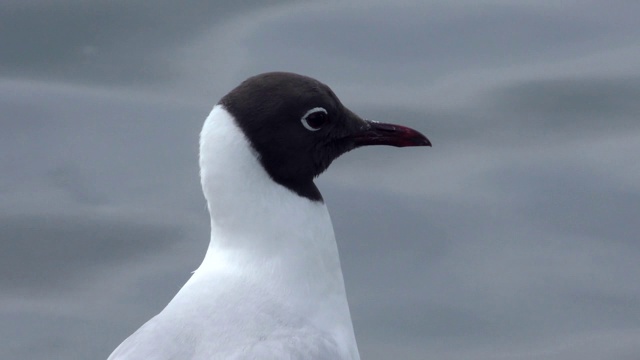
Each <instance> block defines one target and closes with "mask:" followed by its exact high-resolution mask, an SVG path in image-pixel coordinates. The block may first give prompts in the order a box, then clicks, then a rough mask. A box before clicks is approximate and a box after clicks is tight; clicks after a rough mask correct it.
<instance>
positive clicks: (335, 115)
mask: <svg viewBox="0 0 640 360" xmlns="http://www.w3.org/2000/svg"><path fill="white" fill-rule="evenodd" d="M366 145H391V146H396V147H405V146H431V143H430V141H429V140H428V139H427V138H426V137H425V136H424V135H422V134H421V133H419V132H418V131H416V130H413V129H410V128H407V127H404V126H399V125H392V124H385V123H380V122H375V121H369V120H364V119H362V118H361V117H359V116H358V115H356V114H355V113H353V112H352V111H350V110H349V109H347V108H346V107H345V106H344V105H342V103H341V102H340V100H338V97H337V96H336V95H335V94H334V93H333V91H332V90H331V89H330V88H329V87H328V86H327V85H325V84H323V83H321V82H319V81H318V80H315V79H313V78H310V77H306V76H302V75H298V74H294V73H287V72H270V73H264V74H260V75H256V76H253V77H250V78H249V79H247V80H245V81H244V82H242V83H241V84H240V85H238V86H237V87H236V88H235V89H233V90H232V91H231V92H229V93H228V94H227V95H225V96H224V97H223V98H222V99H221V100H220V101H219V102H218V103H217V104H216V105H215V106H214V107H213V110H212V111H211V113H210V114H209V116H208V117H207V119H206V120H205V122H204V126H203V128H202V132H201V133H200V157H199V159H200V179H201V184H202V189H203V192H204V196H205V198H206V200H207V208H208V210H209V213H210V215H211V239H210V244H209V247H208V249H207V252H206V255H205V257H204V260H203V262H202V264H201V265H200V267H198V269H197V270H196V271H194V273H193V275H192V276H191V278H190V279H189V280H188V281H187V283H186V284H185V285H184V286H183V287H182V288H181V289H180V291H179V292H178V293H177V294H176V295H175V297H174V298H173V299H172V300H171V302H169V304H168V305H167V306H166V307H165V308H164V309H163V310H162V311H161V312H160V313H159V314H158V315H156V316H155V317H153V318H152V319H150V320H149V321H148V322H146V323H145V324H144V325H143V326H142V327H140V328H139V329H138V330H137V331H136V332H134V333H133V334H132V335H131V336H129V337H128V338H127V339H126V340H125V341H124V342H123V343H122V344H120V346H118V347H117V348H116V349H115V350H114V352H113V353H112V354H111V356H110V357H109V358H108V359H109V360H141V359H145V360H169V359H172V360H173V359H177V360H217V359H221V360H223V359H224V360H227V359H234V360H284V359H291V360H302V359H304V360H307V359H310V360H311V359H313V360H342V359H345V360H346V359H349V360H354V359H360V355H359V353H358V347H357V344H356V339H355V335H354V331H353V324H352V322H351V314H350V312H349V305H348V303H347V296H346V291H345V286H344V280H343V277H342V269H341V266H340V259H339V256H338V248H337V245H336V240H335V236H334V232H333V225H332V224H331V219H330V217H329V212H328V210H327V207H326V205H325V203H324V201H323V198H322V195H321V194H320V191H319V190H318V188H317V187H316V185H315V184H314V182H313V180H314V178H315V177H317V176H318V175H320V174H321V173H322V172H323V171H324V170H326V169H327V167H328V166H329V165H330V164H331V162H332V161H333V160H335V159H336V158H337V157H339V156H340V155H342V154H344V153H346V152H348V151H350V150H353V149H355V148H358V147H361V146H366Z"/></svg>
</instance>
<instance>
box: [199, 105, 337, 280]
mask: <svg viewBox="0 0 640 360" xmlns="http://www.w3.org/2000/svg"><path fill="white" fill-rule="evenodd" d="M200 169H201V174H200V176H201V182H202V188H203V192H204V195H205V198H206V199H207V204H208V209H209V213H210V215H211V242H210V245H209V249H208V252H207V256H206V258H205V261H204V263H203V267H201V268H207V269H211V270H216V271H222V269H221V268H220V267H221V266H223V264H226V265H224V266H227V267H228V268H237V269H243V270H244V271H263V270H264V271H268V272H270V273H273V274H274V276H277V277H279V278H281V279H282V280H283V283H286V284H285V285H286V286H298V285H300V286H305V287H309V286H312V284H309V283H308V282H309V281H308V280H317V283H318V285H319V286H320V287H325V288H326V287H327V286H330V287H334V289H333V290H334V291H339V292H342V293H344V285H343V280H342V272H341V269H340V261H339V257H338V250H337V246H336V242H335V237H334V233H333V227H332V224H331V219H330V217H329V213H328V211H327V208H326V206H325V204H324V203H323V202H321V201H311V200H309V199H308V198H305V197H302V196H299V195H298V194H296V193H294V192H293V191H291V190H289V189H288V188H286V187H284V186H282V185H279V184H277V183H276V182H274V181H273V180H272V179H271V178H270V177H269V175H268V174H267V172H266V171H265V170H264V168H263V167H262V165H261V164H260V161H259V160H258V158H257V155H256V154H255V152H254V151H253V150H252V148H251V146H250V144H249V142H248V140H247V139H246V137H245V136H244V134H243V133H242V131H241V130H240V128H239V127H238V126H237V124H236V122H235V120H234V119H233V117H232V116H231V114H229V113H228V112H227V111H226V110H225V109H224V107H222V106H220V105H216V106H215V107H214V108H213V110H212V111H211V114H210V115H209V117H208V118H207V120H206V121H205V125H204V127H203V130H202V133H201V136H200ZM256 267H262V269H259V268H256ZM199 271H200V270H199ZM274 272H275V273H274ZM323 282H324V284H323ZM331 283H333V285H331Z"/></svg>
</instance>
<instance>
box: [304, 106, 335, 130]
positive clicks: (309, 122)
mask: <svg viewBox="0 0 640 360" xmlns="http://www.w3.org/2000/svg"><path fill="white" fill-rule="evenodd" d="M300 121H302V125H303V126H304V127H305V129H307V130H310V131H318V130H320V129H321V128H322V127H323V126H324V125H326V124H327V123H328V122H329V114H328V113H327V110H325V109H324V108H321V107H317V108H313V109H311V110H309V111H307V113H306V114H304V116H303V117H302V119H301V120H300Z"/></svg>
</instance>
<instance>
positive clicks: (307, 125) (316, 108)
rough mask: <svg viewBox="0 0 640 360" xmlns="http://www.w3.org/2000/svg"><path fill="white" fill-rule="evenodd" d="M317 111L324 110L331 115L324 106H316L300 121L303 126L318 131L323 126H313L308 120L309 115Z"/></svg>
mask: <svg viewBox="0 0 640 360" xmlns="http://www.w3.org/2000/svg"><path fill="white" fill-rule="evenodd" d="M317 112H323V113H325V114H327V115H329V113H328V112H327V110H325V109H324V108H321V107H314V108H313V109H311V110H309V111H307V112H306V113H305V114H304V115H303V116H302V119H300V121H301V122H302V126H304V128H305V129H307V130H309V131H318V130H320V129H321V128H322V126H320V127H317V128H315V127H313V126H311V125H309V123H308V122H307V116H309V115H311V114H315V113H317ZM323 125H324V124H323Z"/></svg>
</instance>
